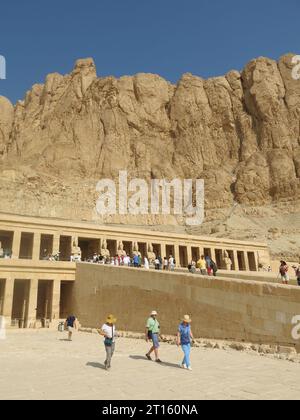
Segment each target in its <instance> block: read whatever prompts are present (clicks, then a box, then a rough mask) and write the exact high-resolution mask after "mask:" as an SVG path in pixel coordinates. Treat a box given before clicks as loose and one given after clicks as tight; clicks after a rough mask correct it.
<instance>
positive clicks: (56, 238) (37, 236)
mask: <svg viewBox="0 0 300 420" xmlns="http://www.w3.org/2000/svg"><path fill="white" fill-rule="evenodd" d="M72 238H73V236H72ZM91 240H92V238H91ZM111 240H115V239H111ZM115 241H116V243H118V240H115ZM132 242H133V243H134V242H135V241H132ZM99 243H100V238H99ZM20 244H21V231H15V232H14V235H13V244H12V254H13V256H14V257H16V256H19V251H20ZM146 244H147V247H148V245H149V242H146ZM157 244H158V245H160V247H161V257H165V256H166V257H168V256H169V255H167V246H172V247H173V248H174V258H175V260H176V263H177V265H180V246H181V245H180V244H172V243H170V244H167V243H165V242H162V243H159V242H157ZM182 247H185V248H186V255H187V261H188V263H189V262H191V261H192V257H193V255H192V248H197V249H198V250H199V255H200V256H201V255H204V254H205V252H204V249H205V248H204V247H203V246H193V245H182ZM59 249H60V234H59V233H54V234H53V254H56V253H57V252H58V251H59ZM209 249H210V254H211V258H212V259H213V260H214V261H217V257H216V249H215V248H209ZM40 250H41V233H40V232H35V233H34V237H33V250H32V259H33V260H39V259H40ZM220 250H221V251H225V249H220ZM231 252H232V256H233V261H232V262H233V267H235V270H238V269H239V258H238V250H232V251H231ZM239 252H241V253H242V252H244V256H243V262H244V266H245V267H244V269H245V271H249V270H250V265H249V259H248V254H247V251H239ZM254 254H255V260H256V261H255V265H256V267H258V261H257V256H256V253H254Z"/></svg>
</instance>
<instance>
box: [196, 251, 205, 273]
mask: <svg viewBox="0 0 300 420" xmlns="http://www.w3.org/2000/svg"><path fill="white" fill-rule="evenodd" d="M197 266H198V268H199V269H200V273H201V274H202V275H203V276H205V275H207V271H206V260H205V258H204V255H201V258H200V259H199V260H198V262H197Z"/></svg>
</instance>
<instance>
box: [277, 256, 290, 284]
mask: <svg viewBox="0 0 300 420" xmlns="http://www.w3.org/2000/svg"><path fill="white" fill-rule="evenodd" d="M288 271H289V267H288V265H287V263H286V262H285V261H280V267H279V274H280V276H281V281H282V284H289V280H290V278H289V275H288Z"/></svg>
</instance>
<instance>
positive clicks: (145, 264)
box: [144, 257, 150, 270]
mask: <svg viewBox="0 0 300 420" xmlns="http://www.w3.org/2000/svg"><path fill="white" fill-rule="evenodd" d="M144 268H145V269H146V270H149V269H150V265H149V260H148V258H147V257H145V258H144Z"/></svg>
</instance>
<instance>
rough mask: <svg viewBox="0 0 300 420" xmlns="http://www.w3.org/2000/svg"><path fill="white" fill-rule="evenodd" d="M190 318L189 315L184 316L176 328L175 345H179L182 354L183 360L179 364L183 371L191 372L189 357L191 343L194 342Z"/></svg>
mask: <svg viewBox="0 0 300 420" xmlns="http://www.w3.org/2000/svg"><path fill="white" fill-rule="evenodd" d="M191 322H192V320H191V318H190V316H189V315H184V317H183V320H182V322H181V324H180V325H179V328H178V333H177V345H178V347H179V346H180V345H181V348H182V351H183V353H184V359H183V362H182V364H181V367H182V368H183V369H188V370H192V368H191V362H190V356H191V342H192V341H193V340H194V336H193V333H192V329H191Z"/></svg>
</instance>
